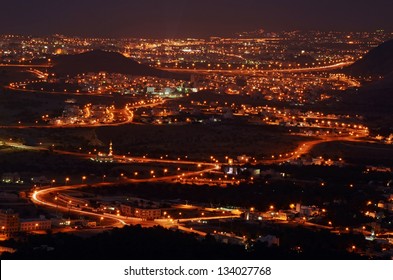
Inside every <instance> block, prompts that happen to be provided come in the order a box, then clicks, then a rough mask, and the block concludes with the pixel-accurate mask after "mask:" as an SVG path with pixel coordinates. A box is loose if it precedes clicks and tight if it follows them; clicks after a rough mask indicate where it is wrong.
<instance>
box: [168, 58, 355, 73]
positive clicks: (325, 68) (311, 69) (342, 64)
mask: <svg viewBox="0 0 393 280" xmlns="http://www.w3.org/2000/svg"><path fill="white" fill-rule="evenodd" d="M352 64H353V62H352V61H351V62H340V63H336V64H332V65H326V66H319V67H307V68H296V69H275V70H240V69H239V70H238V69H235V70H220V69H211V70H209V69H179V68H165V67H164V68H160V69H161V70H166V71H171V72H180V73H194V74H203V75H209V74H227V75H242V76H265V75H266V74H268V73H301V72H318V71H329V70H335V69H340V68H343V67H345V66H349V65H352Z"/></svg>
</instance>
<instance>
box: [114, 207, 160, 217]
mask: <svg viewBox="0 0 393 280" xmlns="http://www.w3.org/2000/svg"><path fill="white" fill-rule="evenodd" d="M120 211H121V213H122V214H123V215H124V216H129V217H136V218H141V219H142V220H149V221H151V220H155V219H159V218H161V209H160V208H142V207H133V206H131V205H127V204H121V205H120Z"/></svg>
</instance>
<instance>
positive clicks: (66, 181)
mask: <svg viewBox="0 0 393 280" xmlns="http://www.w3.org/2000/svg"><path fill="white" fill-rule="evenodd" d="M69 181H70V178H68V177H67V178H65V184H66V185H67V183H68V182H69Z"/></svg>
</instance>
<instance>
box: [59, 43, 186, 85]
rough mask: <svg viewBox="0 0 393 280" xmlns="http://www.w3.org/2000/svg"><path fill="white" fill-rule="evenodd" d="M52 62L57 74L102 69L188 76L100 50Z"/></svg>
mask: <svg viewBox="0 0 393 280" xmlns="http://www.w3.org/2000/svg"><path fill="white" fill-rule="evenodd" d="M53 63H54V66H53V68H52V71H53V72H54V73H56V74H57V75H59V76H65V75H76V74H80V73H88V72H101V71H104V72H108V73H120V74H127V75H135V76H154V77H160V78H173V79H188V78H189V77H188V76H187V75H183V74H178V73H171V72H167V71H163V70H159V69H156V68H153V67H150V66H148V65H144V64H140V63H138V62H136V61H135V60H132V59H129V58H127V57H125V56H123V55H122V54H120V53H117V52H107V51H102V50H94V51H90V52H85V53H81V54H77V55H62V56H58V57H54V58H53Z"/></svg>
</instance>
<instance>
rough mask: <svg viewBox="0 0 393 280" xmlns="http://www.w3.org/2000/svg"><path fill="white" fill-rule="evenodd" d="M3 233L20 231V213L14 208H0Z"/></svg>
mask: <svg viewBox="0 0 393 280" xmlns="http://www.w3.org/2000/svg"><path fill="white" fill-rule="evenodd" d="M0 229H1V233H2V234H5V235H7V236H9V235H11V234H13V233H16V232H18V231H19V214H17V213H14V211H13V210H11V209H8V210H0Z"/></svg>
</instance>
